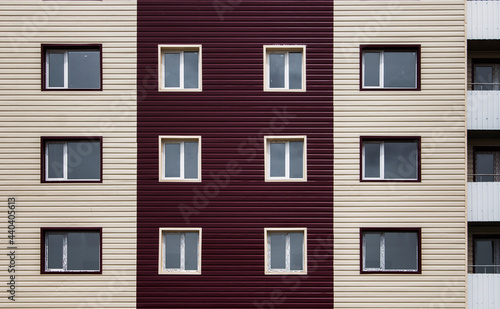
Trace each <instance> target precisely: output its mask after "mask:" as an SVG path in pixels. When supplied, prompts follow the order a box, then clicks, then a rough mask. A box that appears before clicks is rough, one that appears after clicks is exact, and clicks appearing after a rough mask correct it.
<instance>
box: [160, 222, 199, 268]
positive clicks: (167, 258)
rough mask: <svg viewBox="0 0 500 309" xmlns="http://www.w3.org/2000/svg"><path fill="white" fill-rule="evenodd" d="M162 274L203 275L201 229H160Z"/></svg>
mask: <svg viewBox="0 0 500 309" xmlns="http://www.w3.org/2000/svg"><path fill="white" fill-rule="evenodd" d="M160 233H161V234H160V239H161V252H160V274H201V229H200V228H197V229H184V228H177V229H160Z"/></svg>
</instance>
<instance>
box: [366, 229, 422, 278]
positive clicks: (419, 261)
mask: <svg viewBox="0 0 500 309" xmlns="http://www.w3.org/2000/svg"><path fill="white" fill-rule="evenodd" d="M366 232H372V233H377V232H379V233H390V232H393V233H394V232H402V233H408V232H412V233H416V235H417V248H416V249H417V252H416V253H417V269H415V270H364V268H363V266H364V251H363V247H364V244H363V243H364V234H365V233H366ZM359 253H360V254H359V272H360V273H361V274H421V273H422V229H421V228H419V227H401V228H399V227H388V228H378V227H377V228H374V227H364V228H360V229H359Z"/></svg>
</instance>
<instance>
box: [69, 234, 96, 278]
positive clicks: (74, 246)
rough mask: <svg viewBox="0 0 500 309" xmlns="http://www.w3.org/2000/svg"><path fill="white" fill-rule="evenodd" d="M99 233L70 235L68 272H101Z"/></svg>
mask: <svg viewBox="0 0 500 309" xmlns="http://www.w3.org/2000/svg"><path fill="white" fill-rule="evenodd" d="M100 246H101V244H100V237H99V232H69V233H68V270H99V258H100V252H99V251H100Z"/></svg>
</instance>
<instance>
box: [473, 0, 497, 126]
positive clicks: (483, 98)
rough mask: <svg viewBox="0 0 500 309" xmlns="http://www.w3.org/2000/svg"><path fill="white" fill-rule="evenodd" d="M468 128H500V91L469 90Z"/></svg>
mask: <svg viewBox="0 0 500 309" xmlns="http://www.w3.org/2000/svg"><path fill="white" fill-rule="evenodd" d="M499 3H500V2H499ZM467 129H469V130H500V91H494V90H492V91H479V90H469V91H467Z"/></svg>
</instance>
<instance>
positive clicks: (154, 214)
mask: <svg viewBox="0 0 500 309" xmlns="http://www.w3.org/2000/svg"><path fill="white" fill-rule="evenodd" d="M138 15H139V17H138V93H139V98H138V99H139V103H138V249H137V250H138V257H137V263H138V265H137V268H138V282H137V291H138V292H137V297H138V298H137V307H138V308H176V309H178V308H186V309H189V308H234V309H244V308H288V309H291V308H315V309H319V308H332V307H333V257H332V253H333V252H332V248H333V239H332V234H333V122H332V121H333V77H332V74H333V73H332V69H333V54H332V53H333V46H332V44H333V2H332V1H298V0H297V1H291V0H288V1H283V0H265V1H253V0H252V1H250V0H249V1H246V0H233V1H231V0H215V1H208V0H207V1H202V0H198V1H194V0H191V1H189V0H176V1H170V0H164V1H159V0H154V1H153V0H138ZM158 44H201V45H202V46H203V47H202V48H203V91H202V92H158V90H157V89H158V80H157V75H158V74H157V70H158V68H157V66H158V64H157V62H158ZM272 44H301V45H306V46H307V49H306V55H307V73H306V75H307V91H306V92H264V91H263V45H272ZM159 135H201V136H202V179H203V181H202V182H201V183H167V182H159V181H158V136H159ZM264 135H307V158H308V161H307V174H308V180H307V182H296V183H292V182H265V181H264V145H263V136H264ZM160 227H201V228H203V243H202V247H203V249H202V252H203V256H202V274H201V275H159V274H158V250H159V248H158V233H159V232H158V229H159V228H160ZM265 227H306V228H307V233H308V274H307V275H287V276H276V275H273V276H269V275H267V276H266V275H264V228H265Z"/></svg>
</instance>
